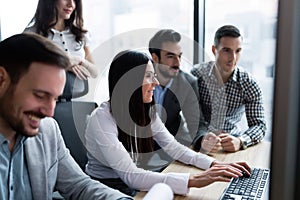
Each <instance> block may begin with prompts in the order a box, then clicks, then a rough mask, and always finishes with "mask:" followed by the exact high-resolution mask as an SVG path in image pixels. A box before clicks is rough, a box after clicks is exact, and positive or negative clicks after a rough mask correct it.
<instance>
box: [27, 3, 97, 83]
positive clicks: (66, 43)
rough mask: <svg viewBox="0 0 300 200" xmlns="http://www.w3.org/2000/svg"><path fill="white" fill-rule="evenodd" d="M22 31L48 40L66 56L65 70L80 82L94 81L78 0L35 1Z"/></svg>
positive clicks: (95, 71) (94, 73) (88, 37)
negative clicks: (33, 13) (66, 67)
mask: <svg viewBox="0 0 300 200" xmlns="http://www.w3.org/2000/svg"><path fill="white" fill-rule="evenodd" d="M24 32H35V33H37V34H40V35H43V36H44V37H47V38H49V39H50V40H52V41H53V42H54V43H56V44H57V45H58V46H60V47H61V48H62V49H64V50H65V51H66V53H67V54H68V55H69V57H70V60H71V64H72V66H70V68H69V69H68V70H69V71H72V72H73V73H74V74H75V75H76V77H78V78H79V79H82V80H87V79H88V78H90V77H92V78H96V77H97V73H98V70H97V68H96V66H95V65H94V64H93V60H92V57H91V52H90V50H89V43H90V36H89V32H88V31H87V30H85V29H84V28H83V18H82V1H81V0H39V2H38V6H37V9H36V13H35V15H34V17H33V18H32V20H31V22H30V23H29V25H28V27H27V28H26V29H25V30H24Z"/></svg>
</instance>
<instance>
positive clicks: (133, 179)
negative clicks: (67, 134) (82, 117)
mask: <svg viewBox="0 0 300 200" xmlns="http://www.w3.org/2000/svg"><path fill="white" fill-rule="evenodd" d="M86 134H87V135H86V138H87V142H88V143H89V145H88V150H89V152H94V153H92V155H93V156H94V157H95V158H96V159H97V160H98V161H99V162H101V164H102V165H106V166H108V167H110V168H112V169H113V170H114V171H115V172H116V173H117V174H118V175H119V177H120V178H121V179H122V180H123V181H124V182H125V183H126V184H127V185H128V186H130V187H132V188H134V189H138V190H141V191H148V190H149V189H150V188H151V187H152V186H153V185H154V184H155V183H160V182H162V183H166V184H168V185H169V186H170V187H171V188H172V190H173V191H174V192H175V193H177V194H183V195H184V194H187V193H188V191H189V189H188V187H187V186H188V180H189V174H188V173H166V174H163V173H158V172H152V171H147V170H144V169H141V168H138V167H137V166H136V165H135V163H134V162H133V161H132V159H131V157H130V155H129V153H128V152H127V151H126V149H125V147H124V146H123V145H122V143H121V142H120V141H119V140H118V137H117V135H118V130H117V126H116V123H115V120H114V119H113V118H112V116H111V114H110V112H109V111H103V109H102V110H101V109H99V108H97V110H96V111H95V112H93V114H92V115H91V117H90V119H89V124H88V128H87V132H86Z"/></svg>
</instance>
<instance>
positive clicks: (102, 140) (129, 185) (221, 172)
mask: <svg viewBox="0 0 300 200" xmlns="http://www.w3.org/2000/svg"><path fill="white" fill-rule="evenodd" d="M108 78H109V96H110V100H109V101H107V102H103V103H102V104H101V105H100V106H99V107H98V108H97V109H96V110H95V111H94V112H93V113H92V115H91V117H90V119H89V122H88V125H87V130H86V145H87V149H88V158H89V161H88V164H87V167H86V172H87V174H89V175H90V176H91V177H92V178H94V179H96V180H99V181H101V182H102V183H104V184H107V185H108V186H110V187H113V188H116V189H119V190H120V191H122V192H124V193H127V194H129V195H132V196H134V195H135V191H136V190H143V191H148V190H149V189H150V188H151V187H152V186H153V185H154V184H155V183H159V182H164V183H166V184H168V185H169V186H170V187H171V188H172V190H173V192H174V193H177V194H187V193H188V191H189V188H190V187H203V186H206V185H209V184H211V183H213V182H215V181H227V182H229V181H230V179H231V177H238V176H242V175H243V174H242V173H241V172H242V171H245V172H246V173H247V174H249V173H250V167H249V166H248V165H247V164H246V163H245V162H237V163H222V162H218V161H216V160H215V159H214V158H211V157H209V156H207V155H205V154H201V153H198V152H195V151H192V150H191V149H189V148H187V147H186V146H183V145H181V144H180V143H178V142H177V141H176V140H175V138H174V137H173V136H172V135H171V134H170V133H169V132H168V130H167V129H166V128H165V126H164V124H163V123H162V121H161V120H160V118H159V117H158V115H157V114H156V111H155V102H154V99H153V90H154V88H155V86H157V85H158V84H159V83H158V81H157V79H156V74H155V71H154V68H153V64H152V62H151V60H150V59H149V57H148V56H147V55H146V54H144V53H141V52H137V51H123V52H120V53H119V54H117V55H116V56H115V58H114V59H113V61H112V63H111V65H110V69H109V75H108ZM153 140H155V141H156V142H157V143H158V144H159V145H160V146H161V147H162V149H163V150H164V151H165V152H166V153H168V154H169V155H170V156H171V157H173V158H174V159H175V160H179V161H180V162H183V163H186V164H191V165H194V166H196V167H199V168H202V169H207V170H206V171H205V172H204V173H201V174H196V175H191V174H189V173H166V174H162V173H159V172H153V171H150V170H147V169H145V168H144V166H146V165H147V162H148V158H149V156H148V154H150V153H151V152H153Z"/></svg>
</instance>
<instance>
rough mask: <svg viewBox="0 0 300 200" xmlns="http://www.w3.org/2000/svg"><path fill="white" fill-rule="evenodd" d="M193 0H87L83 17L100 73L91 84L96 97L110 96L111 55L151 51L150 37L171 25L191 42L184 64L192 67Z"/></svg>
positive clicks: (95, 98) (187, 47) (104, 98)
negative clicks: (133, 51)
mask: <svg viewBox="0 0 300 200" xmlns="http://www.w3.org/2000/svg"><path fill="white" fill-rule="evenodd" d="M193 6H194V1H193V0H164V1H161V0H143V1H138V0H85V1H84V2H83V8H84V19H85V24H86V27H87V29H88V30H89V31H90V32H91V34H92V40H93V41H94V43H93V47H92V49H93V50H94V51H93V58H94V60H95V62H96V64H97V66H98V67H99V68H100V76H99V77H98V79H97V80H95V82H96V81H97V82H96V83H94V84H92V87H91V90H93V91H94V94H93V95H94V100H95V101H96V102H97V103H101V102H102V101H105V100H107V99H108V86H107V73H108V68H109V64H110V63H111V60H112V58H113V57H114V56H115V55H116V54H117V53H118V52H120V51H122V50H125V49H137V50H140V51H144V52H146V53H148V43H149V40H150V38H151V37H152V36H153V35H154V34H155V33H156V32H157V31H158V30H159V29H162V28H171V29H174V30H176V31H178V32H179V33H181V34H182V36H183V37H184V38H185V40H188V41H190V42H185V43H184V46H183V60H184V63H183V64H182V65H183V68H190V67H191V61H192V57H191V55H193V46H191V45H190V44H191V43H192V42H193Z"/></svg>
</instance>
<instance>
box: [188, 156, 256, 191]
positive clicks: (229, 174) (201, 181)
mask: <svg viewBox="0 0 300 200" xmlns="http://www.w3.org/2000/svg"><path fill="white" fill-rule="evenodd" d="M242 172H244V173H246V174H248V175H250V172H251V168H250V167H249V166H248V164H247V163H246V162H235V163H222V162H217V161H214V162H213V164H212V166H211V167H210V168H209V169H207V170H205V171H204V172H203V173H201V174H196V175H191V176H190V179H189V183H188V187H197V188H199V187H204V186H207V185H209V184H211V183H213V182H216V181H221V182H229V181H230V180H231V178H237V177H239V176H243V173H242Z"/></svg>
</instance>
